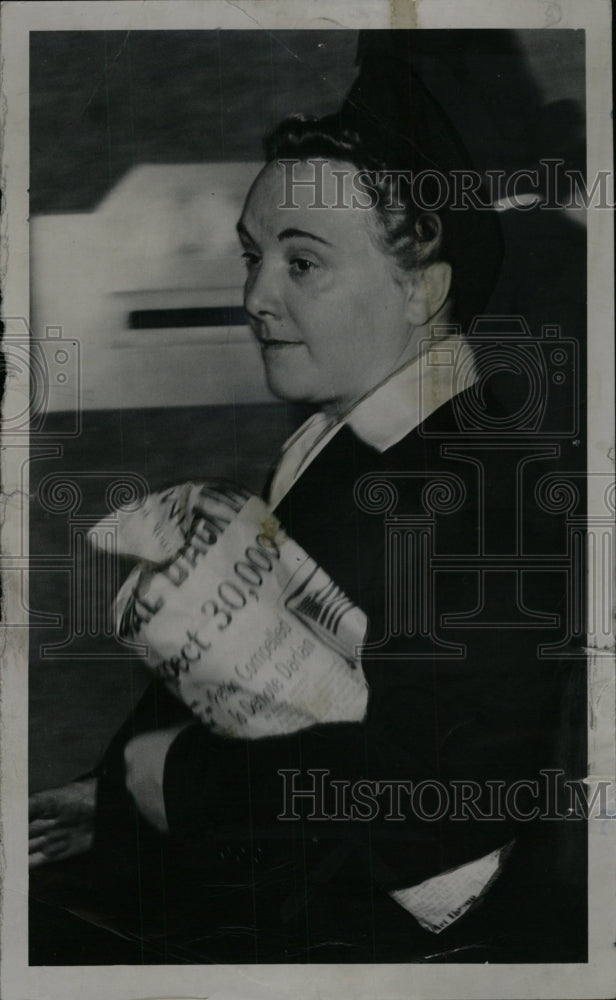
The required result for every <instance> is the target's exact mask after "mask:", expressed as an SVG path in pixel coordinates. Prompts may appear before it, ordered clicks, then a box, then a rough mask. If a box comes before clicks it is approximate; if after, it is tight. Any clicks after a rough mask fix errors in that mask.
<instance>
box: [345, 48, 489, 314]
mask: <svg viewBox="0 0 616 1000" xmlns="http://www.w3.org/2000/svg"><path fill="white" fill-rule="evenodd" d="M412 46H413V32H411V31H360V33H359V43H358V52H357V63H358V65H359V72H358V75H357V78H356V80H355V82H354V83H353V85H352V87H351V90H350V91H349V94H348V95H347V97H346V99H345V100H344V102H343V104H342V107H341V109H340V111H339V113H338V116H339V119H340V120H341V122H343V123H344V125H345V126H346V127H348V128H352V129H357V130H358V131H359V132H361V133H362V134H363V135H366V134H367V133H370V134H371V135H372V141H373V142H374V143H375V144H376V145H378V148H379V149H380V150H381V151H383V150H384V151H385V153H384V157H385V159H386V160H387V166H388V167H389V168H390V169H396V170H407V171H411V172H412V173H414V174H418V173H420V172H426V176H429V175H432V176H434V175H435V174H436V173H437V172H438V174H440V175H441V176H442V177H443V178H444V179H445V182H446V185H447V186H448V189H449V196H448V197H447V196H445V197H446V203H445V205H444V206H443V208H441V209H439V215H440V216H441V218H442V220H443V230H444V243H443V251H442V255H443V256H444V257H445V258H446V259H448V260H449V262H450V264H451V265H452V270H453V294H454V297H455V302H456V316H457V319H458V320H459V321H460V322H461V323H462V325H463V327H464V328H466V327H467V326H468V324H469V323H470V321H471V320H472V318H473V317H474V316H475V315H476V314H478V313H480V312H481V310H482V309H483V308H484V307H485V305H486V303H487V301H488V299H489V297H490V293H491V291H492V289H493V287H494V285H495V283H496V279H497V277H498V273H499V270H500V265H501V262H502V257H503V239H502V232H501V227H500V223H499V220H498V217H497V214H496V212H495V211H494V210H493V209H492V208H490V207H487V206H489V200H488V197H487V195H486V193H485V191H483V190H482V189H481V188H479V189H478V190H477V192H476V197H477V199H478V200H479V201H480V202H481V203H482V204H483V205H485V206H486V207H485V208H474V207H472V206H470V205H467V206H466V207H462V208H456V209H454V208H452V207H451V203H452V202H453V201H454V198H455V188H454V177H455V174H454V173H452V172H453V171H464V172H465V173H467V174H468V173H475V174H476V168H475V167H474V164H473V161H472V159H471V157H470V155H469V153H468V150H467V149H466V147H465V145H464V143H463V141H462V139H461V137H460V135H459V134H458V132H457V131H456V129H455V128H454V126H453V125H452V123H451V121H450V120H449V118H448V117H447V115H446V114H445V112H444V111H443V109H442V107H441V106H440V105H439V104H438V103H437V101H436V100H435V99H434V98H433V97H432V95H431V94H430V92H429V91H428V89H427V88H426V86H425V85H424V84H423V82H422V81H421V80H420V78H419V77H418V75H417V73H416V72H415V69H414V68H413V47H412ZM441 190H446V188H445V189H443V188H441ZM442 200H444V199H442ZM458 203H459V197H458Z"/></svg>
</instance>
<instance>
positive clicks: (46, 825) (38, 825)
mask: <svg viewBox="0 0 616 1000" xmlns="http://www.w3.org/2000/svg"><path fill="white" fill-rule="evenodd" d="M58 822H59V820H58V818H57V817H56V816H54V818H53V819H31V820H30V822H29V823H28V832H29V834H30V837H33V836H35V835H37V834H40V833H46V832H47V831H48V830H53V829H54V828H55V827H57V826H58Z"/></svg>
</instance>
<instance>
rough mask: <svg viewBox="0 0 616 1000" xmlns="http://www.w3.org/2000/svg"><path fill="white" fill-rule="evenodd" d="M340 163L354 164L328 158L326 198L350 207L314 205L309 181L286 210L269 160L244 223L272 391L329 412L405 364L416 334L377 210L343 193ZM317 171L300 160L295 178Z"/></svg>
mask: <svg viewBox="0 0 616 1000" xmlns="http://www.w3.org/2000/svg"><path fill="white" fill-rule="evenodd" d="M341 167H343V168H346V170H347V171H349V172H350V171H352V170H353V169H354V168H353V167H352V166H351V165H350V164H339V163H333V164H332V165H331V166H330V165H329V163H327V162H326V163H325V164H324V168H323V202H324V203H325V204H326V205H330V206H331V205H334V204H335V203H336V201H338V202H340V201H342V200H344V203H345V206H347V207H336V208H333V207H329V208H315V207H311V205H312V204H313V202H314V200H315V199H314V188H313V187H312V188H311V187H310V185H306V186H300V185H296V186H295V187H294V191H293V195H294V197H293V201H294V202H295V204H296V205H297V206H298V207H281V206H282V205H283V203H284V202H285V198H286V199H287V203H288V202H289V200H290V199H289V196H288V184H287V190H285V176H284V168H283V167H281V166H280V165H279V164H277V163H270V164H268V166H267V167H265V169H264V170H263V171H262V172H261V174H259V176H258V178H257V180H256V181H255V183H254V185H253V187H252V189H251V191H250V192H249V194H248V197H247V200H246V204H245V206H244V211H243V213H242V218H241V220H240V222H239V224H238V232H239V235H240V239H241V241H242V245H243V247H244V257H245V260H246V267H247V276H246V285H245V293H244V304H245V307H246V310H247V312H248V315H249V318H250V325H251V328H252V330H253V332H254V334H255V336H256V337H257V339H258V341H259V343H260V345H261V350H262V353H263V360H264V363H265V371H266V375H267V381H268V384H269V386H270V389H271V391H272V392H273V393H274V394H275V395H277V396H280V397H282V398H284V399H289V400H294V401H297V402H299V401H301V402H309V403H318V404H320V405H321V406H323V407H325V408H326V409H329V410H331V411H342V410H344V409H345V408H346V407H348V406H349V405H350V404H351V403H353V402H354V401H355V400H357V399H359V398H360V397H361V396H362V395H364V394H365V393H366V392H367V391H368V390H369V389H371V388H372V387H373V386H375V385H377V384H378V383H379V382H380V381H382V380H383V379H384V378H385V377H386V376H387V375H389V374H390V373H391V372H392V371H394V370H395V369H396V368H397V367H399V365H400V364H402V363H403V362H404V361H405V360H406V355H407V353H408V349H409V340H410V336H411V328H410V324H409V321H408V319H407V309H406V304H407V297H408V292H407V289H406V288H405V286H404V283H400V281H399V280H398V281H396V278H395V266H394V263H393V261H392V259H391V257H390V256H388V255H387V254H386V253H384V252H383V251H382V250H381V249H379V247H378V241H377V240H376V239H375V232H376V231H377V228H378V227H379V226H380V222H379V219H378V217H377V214H376V212H375V210H374V209H359V208H357V207H352V205H351V201H350V197H348V198H347V197H345V198H344V199H340V198H337V195H338V191H337V189H336V177H335V176H334V175H333V174H332V169H333V170H337V169H340V168H341ZM314 176H315V173H314V167H313V166H312V165H311V164H308V163H303V164H299V165H297V166H296V167H295V173H294V179H295V180H302V179H304V180H306V179H308V180H312V179H314ZM349 177H350V174H349ZM349 192H350V185H349Z"/></svg>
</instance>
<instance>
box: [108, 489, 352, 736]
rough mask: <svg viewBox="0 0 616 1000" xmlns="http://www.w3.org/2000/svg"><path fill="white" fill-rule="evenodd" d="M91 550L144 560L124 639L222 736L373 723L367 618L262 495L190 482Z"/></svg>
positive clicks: (134, 576) (125, 596) (121, 615)
mask: <svg viewBox="0 0 616 1000" xmlns="http://www.w3.org/2000/svg"><path fill="white" fill-rule="evenodd" d="M90 540H91V542H92V543H93V544H94V545H96V546H97V547H99V548H103V549H105V550H107V551H113V552H115V553H119V554H124V555H128V556H133V557H134V558H136V559H138V560H139V561H138V563H137V565H136V567H135V568H134V569H133V571H132V572H131V573H130V575H129V577H128V579H127V580H126V581H125V583H124V584H123V586H122V588H121V589H120V591H119V593H118V595H117V598H116V601H115V621H116V630H117V632H118V634H119V635H120V636H121V637H122V638H123V639H128V640H132V641H135V642H138V643H140V644H143V645H144V647H145V656H144V659H145V662H146V663H147V664H148V665H149V666H150V667H151V668H152V669H153V670H154V671H155V672H156V673H157V674H158V675H159V676H160V677H162V678H163V679H164V681H165V683H166V684H167V686H168V687H169V688H170V690H172V691H173V692H174V693H175V694H176V695H177V697H178V698H180V699H181V700H182V701H184V702H185V703H186V705H188V706H189V707H190V708H191V710H192V711H193V713H194V714H195V716H196V717H197V718H199V719H200V720H201V721H202V722H203V723H205V724H206V725H207V726H209V727H210V728H211V729H212V730H213V731H215V732H216V733H218V734H221V735H225V736H231V737H243V738H248V739H258V738H260V737H264V736H273V735H279V734H285V733H292V732H295V731H296V730H299V729H303V728H305V727H307V726H310V725H313V724H315V723H321V722H342V721H361V719H363V717H364V715H365V713H366V707H367V701H368V687H367V684H366V680H365V678H364V674H363V671H362V668H361V664H360V661H359V648H360V646H361V643H362V640H363V638H364V634H365V630H366V617H365V615H364V613H363V612H362V611H361V610H360V608H358V607H356V606H355V605H354V604H353V603H352V601H350V600H349V598H348V597H347V596H346V594H344V593H343V592H342V591H341V590H340V588H339V587H338V586H337V585H336V583H335V582H334V581H333V580H331V579H330V577H329V576H328V574H327V573H326V572H325V571H324V570H323V569H321V567H320V566H318V565H317V564H316V562H315V561H314V560H313V559H312V558H311V557H310V556H309V555H308V554H307V553H306V552H304V550H303V549H302V548H301V547H300V546H299V545H297V543H296V542H294V541H293V539H291V538H289V537H288V536H287V535H286V533H285V532H284V530H283V528H282V526H281V525H280V522H279V521H278V520H277V519H276V518H275V517H274V516H273V515H272V513H271V511H270V509H269V508H268V507H267V505H266V504H265V503H264V502H263V501H262V500H260V499H259V498H258V497H256V496H251V495H250V494H248V493H246V492H245V491H243V490H242V489H240V488H238V487H236V486H231V485H229V484H228V483H220V482H203V483H193V482H188V483H184V484H181V485H179V486H174V487H172V488H171V489H168V490H164V491H162V492H159V493H153V494H150V495H149V496H147V497H146V498H145V500H144V501H143V502H142V503H141V504H140V505H139V506H137V507H135V506H133V507H125V508H120V509H119V510H117V511H116V512H114V513H112V514H109V515H108V516H107V517H105V518H104V519H103V520H102V521H99V523H98V524H97V525H96V527H94V528H93V529H92V530H91V532H90Z"/></svg>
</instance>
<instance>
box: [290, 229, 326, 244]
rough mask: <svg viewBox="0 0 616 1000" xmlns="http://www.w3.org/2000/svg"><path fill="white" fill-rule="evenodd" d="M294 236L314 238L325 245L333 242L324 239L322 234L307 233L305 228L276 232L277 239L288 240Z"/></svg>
mask: <svg viewBox="0 0 616 1000" xmlns="http://www.w3.org/2000/svg"><path fill="white" fill-rule="evenodd" d="M294 236H301V237H303V238H304V239H306V238H307V239H309V240H316V241H317V243H324V244H325V246H326V247H331V246H333V243H329V242H328V240H324V239H323V237H322V236H315V234H314V233H309V232H307V231H306V230H305V229H283V230H282V232H280V233H278V239H279V240H290V239H293V237H294Z"/></svg>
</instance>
